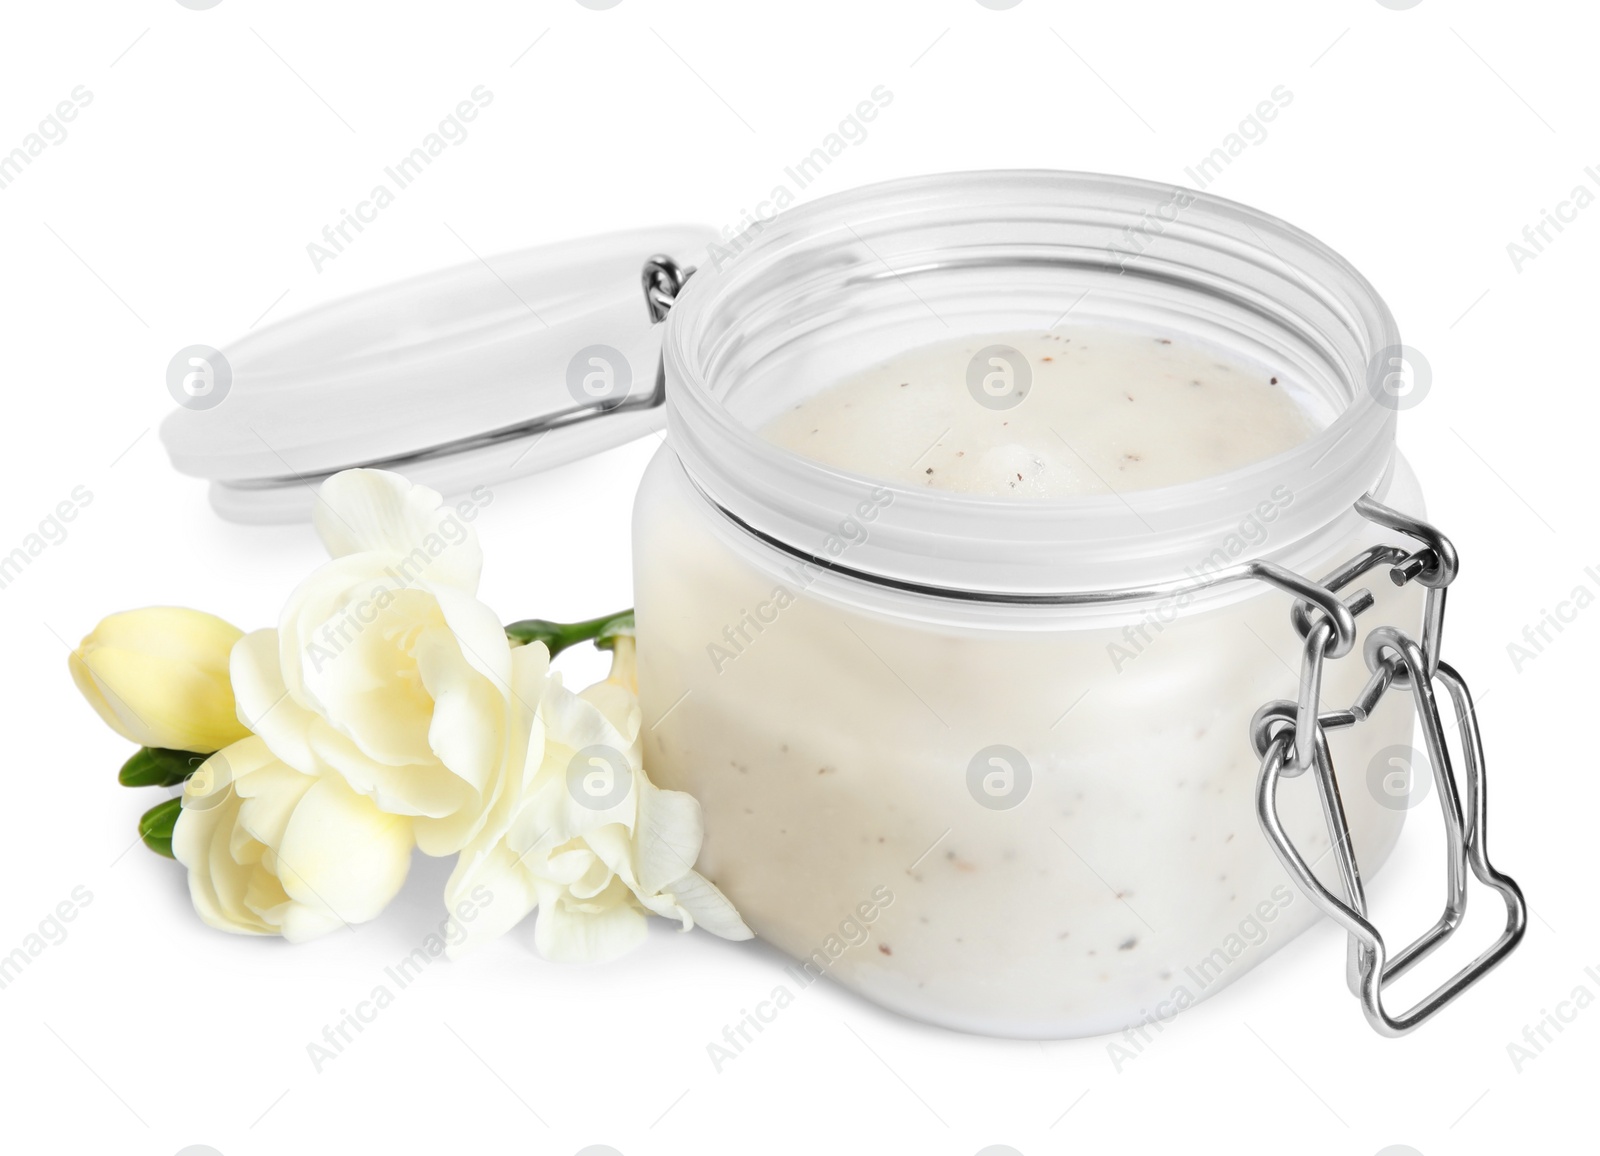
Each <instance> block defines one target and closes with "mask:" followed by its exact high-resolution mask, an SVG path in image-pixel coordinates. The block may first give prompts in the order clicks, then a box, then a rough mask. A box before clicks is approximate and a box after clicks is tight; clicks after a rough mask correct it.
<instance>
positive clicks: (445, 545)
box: [314, 470, 483, 590]
mask: <svg viewBox="0 0 1600 1156" xmlns="http://www.w3.org/2000/svg"><path fill="white" fill-rule="evenodd" d="M314 521H315V523H316V527H317V533H318V534H320V535H321V536H322V541H323V543H324V544H325V545H326V546H327V547H328V553H329V554H331V555H332V556H333V557H335V558H342V557H344V556H346V555H348V554H358V553H365V552H369V551H373V552H381V553H385V554H389V555H392V556H394V557H395V558H396V559H397V561H398V562H399V563H400V564H401V565H403V566H404V567H405V568H406V569H407V570H408V571H410V572H412V573H413V574H419V573H426V574H427V576H428V580H429V581H430V582H438V583H441V584H449V585H453V586H458V587H460V588H462V589H464V590H476V589H477V588H478V576H479V573H480V572H481V571H482V569H483V552H482V551H481V550H480V549H479V547H478V536H477V533H476V531H474V530H473V528H472V527H471V526H469V525H467V524H466V523H465V522H463V521H462V520H461V517H460V515H459V514H458V513H457V512H456V510H455V508H454V507H452V506H446V505H445V504H444V499H443V498H442V497H441V496H440V494H439V492H438V491H437V490H431V489H429V488H428V487H427V486H417V485H412V484H411V483H410V482H408V481H407V480H406V479H405V478H403V477H401V476H400V475H399V474H395V473H390V472H389V471H387V470H343V471H341V472H339V473H337V474H334V475H333V476H332V477H331V478H329V479H328V480H327V481H325V482H323V483H322V486H321V488H320V489H319V490H318V491H317V505H316V511H315V514H314Z"/></svg>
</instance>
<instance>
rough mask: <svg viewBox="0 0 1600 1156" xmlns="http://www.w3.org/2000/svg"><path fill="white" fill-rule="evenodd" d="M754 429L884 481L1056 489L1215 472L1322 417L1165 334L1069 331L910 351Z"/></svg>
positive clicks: (1271, 450) (981, 490) (1007, 491)
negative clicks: (1314, 417)
mask: <svg viewBox="0 0 1600 1156" xmlns="http://www.w3.org/2000/svg"><path fill="white" fill-rule="evenodd" d="M760 432H761V434H762V436H763V437H765V438H766V439H767V440H768V441H771V442H773V443H775V444H777V445H780V446H783V447H784V448H786V449H790V450H793V451H795V452H796V453H799V454H802V455H804V456H805V457H808V458H812V459H814V460H816V461H819V462H822V463H824V464H826V465H831V466H836V467H838V468H840V469H844V470H849V471H851V472H853V473H858V474H863V475H866V476H868V477H873V478H878V479H882V480H885V481H891V482H898V483H902V484H907V485H925V486H930V487H933V488H935V489H942V490H951V491H955V492H960V493H969V494H990V495H1001V496H1016V497H1034V498H1058V497H1070V496H1073V495H1077V494H1099V493H1106V492H1112V491H1114V492H1124V491H1129V490H1142V489H1150V488H1153V487H1156V486H1170V485H1177V484H1180V483H1183V482H1191V481H1195V480H1197V479H1200V478H1207V477H1214V476H1216V475H1218V474H1223V473H1227V472H1229V471H1230V470H1234V469H1238V468H1239V467H1241V466H1246V465H1249V464H1251V463H1252V462H1257V461H1261V460H1262V459H1264V458H1268V457H1272V456H1274V455H1276V454H1279V453H1282V452H1284V451H1285V450H1288V449H1290V448H1292V447H1293V446H1295V445H1297V444H1299V443H1300V442H1303V441H1305V440H1306V439H1308V438H1310V437H1311V436H1312V435H1313V434H1314V433H1316V432H1317V427H1316V426H1315V424H1314V423H1313V422H1312V420H1311V418H1310V417H1309V416H1308V415H1307V414H1306V412H1305V411H1304V410H1303V409H1302V408H1301V407H1300V406H1299V405H1298V404H1297V403H1296V402H1295V400H1294V399H1293V398H1292V397H1291V396H1290V395H1289V392H1288V390H1287V389H1286V388H1285V387H1284V385H1283V383H1282V381H1281V380H1280V378H1279V376H1278V375H1277V374H1276V373H1275V372H1274V371H1273V370H1272V369H1270V368H1265V367H1262V366H1258V365H1254V364H1251V363H1248V362H1240V361H1230V360H1228V359H1227V358H1226V357H1225V356H1224V355H1222V354H1220V353H1218V352H1217V351H1215V350H1212V349H1209V348H1206V347H1204V346H1200V345H1195V344H1189V343H1185V342H1183V341H1181V340H1178V339H1175V338H1167V337H1161V336H1153V335H1150V334H1142V333H1132V332H1125V331H1119V330H1109V329H1091V328H1083V329H1073V328H1065V329H1057V330H1052V331H1050V332H1048V333H1039V332H1032V333H1007V334H995V335H991V336H984V337H969V338H965V339H963V340H960V341H952V342H947V343H942V344H938V345H929V346H924V347H922V348H920V349H914V350H911V351H909V352H907V353H904V354H902V355H900V356H899V357H896V358H895V359H893V360H891V361H888V362H885V363H883V364H881V365H877V366H874V367H872V368H870V369H867V370H865V371H863V372H861V373H859V374H857V375H855V376H853V377H850V378H847V379H845V380H843V381H841V382H838V383H837V384H835V385H833V386H831V387H829V388H827V389H825V390H823V391H821V392H820V393H818V394H816V395H815V396H813V397H811V398H809V399H807V400H806V401H804V402H802V403H801V404H799V405H797V406H795V407H794V408H793V409H791V410H789V411H788V412H786V413H784V414H781V415H779V416H778V417H777V418H775V419H773V420H772V421H771V422H769V423H768V424H767V425H766V426H765V427H764V428H763V429H762V430H761V431H760Z"/></svg>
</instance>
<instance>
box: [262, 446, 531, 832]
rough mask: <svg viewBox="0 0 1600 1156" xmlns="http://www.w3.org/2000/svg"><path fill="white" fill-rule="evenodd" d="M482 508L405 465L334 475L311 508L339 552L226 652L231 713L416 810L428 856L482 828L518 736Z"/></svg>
mask: <svg viewBox="0 0 1600 1156" xmlns="http://www.w3.org/2000/svg"><path fill="white" fill-rule="evenodd" d="M475 513H476V507H475V506H471V505H470V504H467V503H464V504H463V506H462V507H461V508H459V509H458V508H457V507H452V506H446V505H444V504H443V502H442V499H441V498H440V496H439V494H437V493H436V492H435V491H433V490H430V489H428V488H426V487H424V486H414V485H412V484H411V483H410V482H408V481H406V480H405V479H404V478H402V477H400V476H399V475H398V474H392V473H388V472H385V471H382V470H346V471H344V472H343V473H339V474H335V475H334V476H333V477H331V478H329V479H328V480H327V481H326V482H324V483H323V485H322V488H321V490H320V492H319V500H318V503H317V508H316V526H317V532H318V533H319V534H320V535H321V536H322V540H323V542H324V543H325V544H326V545H327V547H328V550H329V552H330V553H331V554H332V555H333V560H332V561H331V562H328V563H327V564H325V565H323V566H322V567H320V568H319V569H317V570H316V571H315V572H314V573H313V574H312V575H311V576H310V577H309V578H307V579H306V580H305V581H304V582H302V583H301V584H300V586H299V587H298V588H297V589H296V590H295V591H294V593H293V594H292V595H291V596H290V598H289V602H288V605H287V606H285V607H284V610H283V614H282V616H281V618H280V620H279V624H278V628H277V629H276V630H260V631H256V632H255V633H253V634H249V635H246V636H245V637H244V638H243V639H241V640H240V641H239V643H238V644H237V645H236V646H235V647H234V650H233V655H232V663H231V675H232V682H233V688H234V693H235V695H236V696H237V699H238V703H239V718H240V720H241V721H243V722H244V723H245V724H246V725H247V726H248V727H249V728H250V729H251V730H252V731H254V732H255V733H256V734H257V735H259V736H260V737H261V738H262V739H263V740H265V742H266V745H267V746H268V747H269V748H271V750H272V753H273V754H274V755H276V756H277V757H278V758H279V759H281V760H283V761H284V762H285V763H287V764H288V765H289V766H291V767H293V768H294V769H295V770H297V771H301V772H304V773H306V774H311V775H317V776H322V777H327V776H336V777H338V778H339V779H341V780H343V781H344V782H345V783H347V784H348V785H349V787H350V788H351V789H352V790H353V791H355V792H356V793H357V794H359V795H362V796H365V797H367V798H370V799H371V800H372V801H373V802H374V803H376V805H377V806H378V808H379V809H380V810H382V811H384V812H387V813H389V814H392V815H403V816H410V817H412V818H414V819H415V832H416V840H417V844H418V845H419V846H420V847H421V848H422V850H423V851H425V852H426V853H428V854H430V855H448V854H451V853H453V852H455V851H457V850H459V849H460V848H461V847H463V846H464V845H466V844H467V842H468V841H469V840H471V839H472V837H473V836H474V835H475V834H476V833H477V832H478V829H479V828H480V826H481V825H482V823H483V820H484V817H485V815H486V813H487V810H488V807H489V805H490V803H491V802H492V801H493V799H494V797H495V794H496V791H497V789H498V786H499V782H500V778H501V769H502V767H503V766H504V764H505V758H506V751H507V745H508V743H509V742H510V739H511V727H510V722H511V717H512V705H513V700H512V694H511V678H512V658H511V646H510V644H509V642H508V641H507V639H506V635H505V631H504V629H503V628H502V626H501V623H500V619H499V618H498V617H497V616H496V615H495V613H494V612H493V611H492V610H490V609H489V608H488V607H487V606H485V605H484V604H483V603H481V602H479V601H478V599H477V594H476V592H477V585H478V573H479V570H480V569H481V567H482V562H483V557H482V553H481V552H480V550H479V548H478V542H477V537H476V535H475V533H474V532H473V530H472V528H471V526H469V525H468V524H467V515H468V514H475ZM533 701H534V702H537V698H535V699H534V700H533Z"/></svg>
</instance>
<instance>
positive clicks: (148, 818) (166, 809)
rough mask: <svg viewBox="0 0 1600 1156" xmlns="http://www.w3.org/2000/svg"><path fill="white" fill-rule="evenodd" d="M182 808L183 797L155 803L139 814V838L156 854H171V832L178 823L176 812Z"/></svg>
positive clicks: (169, 856) (168, 856) (168, 855)
mask: <svg viewBox="0 0 1600 1156" xmlns="http://www.w3.org/2000/svg"><path fill="white" fill-rule="evenodd" d="M182 810H183V799H182V797H181V796H180V797H179V798H176V799H167V800H165V801H163V802H160V803H157V804H156V805H155V806H153V807H151V808H150V809H149V810H148V811H146V812H145V813H144V814H142V815H140V816H139V838H141V839H143V840H144V845H145V846H146V847H148V848H150V850H152V851H154V852H155V853H156V854H157V855H165V856H166V857H167V858H168V859H171V858H173V854H172V832H173V829H174V828H175V827H177V825H178V812H180V811H182Z"/></svg>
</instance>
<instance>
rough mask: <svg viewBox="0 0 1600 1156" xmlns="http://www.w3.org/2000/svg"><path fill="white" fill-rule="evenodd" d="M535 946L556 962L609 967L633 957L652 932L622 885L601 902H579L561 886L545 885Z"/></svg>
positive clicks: (642, 914)
mask: <svg viewBox="0 0 1600 1156" xmlns="http://www.w3.org/2000/svg"><path fill="white" fill-rule="evenodd" d="M538 888H539V918H538V920H537V922H536V923H535V924H534V931H533V942H534V946H535V947H537V948H538V949H539V954H540V955H542V956H544V957H545V958H546V959H549V960H554V961H555V962H557V963H606V962H608V961H610V960H613V959H617V958H618V957H620V956H624V955H626V954H628V952H630V951H632V950H633V949H634V948H636V947H638V946H639V945H640V944H641V943H643V942H644V940H645V937H646V936H647V935H648V934H649V928H648V927H647V926H646V924H645V917H644V913H643V912H641V911H640V910H639V909H638V908H637V907H635V906H634V905H633V902H632V899H633V897H632V895H631V894H630V893H629V891H628V889H627V888H626V887H624V886H622V884H621V883H620V882H618V883H616V884H615V885H614V886H613V888H612V889H611V890H610V891H608V892H607V894H606V895H605V896H603V897H602V899H601V900H600V901H597V902H590V903H584V904H577V903H575V902H573V901H572V900H571V899H569V898H567V896H566V894H565V892H564V891H563V890H562V888H561V887H560V886H559V885H558V884H554V883H547V882H544V881H542V880H541V881H540V882H539V883H538Z"/></svg>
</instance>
